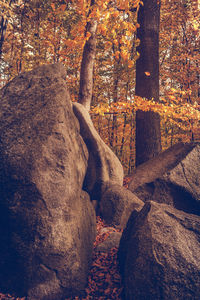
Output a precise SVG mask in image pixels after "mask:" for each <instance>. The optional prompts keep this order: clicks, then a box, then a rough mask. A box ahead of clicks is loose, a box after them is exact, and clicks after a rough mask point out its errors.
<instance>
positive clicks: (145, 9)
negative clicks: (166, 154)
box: [135, 0, 161, 166]
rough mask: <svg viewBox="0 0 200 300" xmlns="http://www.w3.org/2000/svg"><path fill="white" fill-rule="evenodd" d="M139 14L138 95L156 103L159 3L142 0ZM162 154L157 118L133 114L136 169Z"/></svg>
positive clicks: (151, 112)
mask: <svg viewBox="0 0 200 300" xmlns="http://www.w3.org/2000/svg"><path fill="white" fill-rule="evenodd" d="M143 3H144V5H142V6H141V7H140V9H139V12H138V23H139V24H140V28H139V29H138V31H137V37H138V38H139V39H140V45H139V46H138V48H137V50H138V52H139V53H140V57H139V59H138V60H137V62H136V89H135V93H136V95H137V96H141V97H145V98H147V99H152V98H153V99H154V101H159V23H160V1H159V0H144V1H143ZM160 151H161V133H160V116H159V114H158V113H156V112H153V111H142V110H138V111H137V112H136V166H138V165H140V164H142V163H144V162H145V161H147V160H149V159H150V158H152V157H154V156H156V155H157V154H158V153H159V152H160Z"/></svg>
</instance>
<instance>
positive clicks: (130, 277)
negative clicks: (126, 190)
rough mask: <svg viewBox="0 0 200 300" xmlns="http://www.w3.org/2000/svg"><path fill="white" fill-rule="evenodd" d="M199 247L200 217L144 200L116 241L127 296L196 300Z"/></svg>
mask: <svg viewBox="0 0 200 300" xmlns="http://www.w3.org/2000/svg"><path fill="white" fill-rule="evenodd" d="M199 249H200V218H199V216H195V215H192V214H187V213H184V212H182V211H180V210H176V209H175V208H173V207H171V206H169V205H166V204H160V203H156V202H153V201H148V202H146V203H145V205H144V207H143V209H142V210H141V211H140V212H138V213H136V212H134V213H133V214H132V215H131V217H130V219H129V221H128V224H127V227H126V229H125V230H124V231H123V234H122V238H121V240H120V247H119V252H118V258H119V262H120V270H121V274H122V279H123V284H124V290H125V299H127V300H132V299H135V300H140V299H148V300H155V299H157V300H168V299H179V300H185V299H194V300H198V299H199V295H200V276H199V274H200V260H199Z"/></svg>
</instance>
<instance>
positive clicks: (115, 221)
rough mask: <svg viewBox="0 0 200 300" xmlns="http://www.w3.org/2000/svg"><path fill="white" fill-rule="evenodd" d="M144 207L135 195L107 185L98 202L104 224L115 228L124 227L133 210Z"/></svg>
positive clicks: (119, 187) (115, 185)
mask: <svg viewBox="0 0 200 300" xmlns="http://www.w3.org/2000/svg"><path fill="white" fill-rule="evenodd" d="M143 206H144V202H142V201H141V200H140V199H139V198H138V197H137V196H136V195H134V194H133V193H132V192H131V191H129V190H128V189H126V188H125V187H123V186H119V185H117V184H111V185H108V186H107V188H106V189H105V192H104V193H103V195H102V198H101V202H100V214H101V216H102V218H103V220H104V221H105V223H106V224H108V225H112V226H115V227H117V228H124V227H126V223H127V221H128V219H129V217H130V215H131V213H132V211H133V210H137V211H139V210H141V209H142V207H143Z"/></svg>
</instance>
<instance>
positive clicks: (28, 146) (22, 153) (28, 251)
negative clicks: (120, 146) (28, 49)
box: [0, 64, 96, 300]
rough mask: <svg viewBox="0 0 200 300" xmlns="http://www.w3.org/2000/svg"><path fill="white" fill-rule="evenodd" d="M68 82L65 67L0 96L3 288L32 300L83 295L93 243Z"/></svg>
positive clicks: (51, 68)
mask: <svg viewBox="0 0 200 300" xmlns="http://www.w3.org/2000/svg"><path fill="white" fill-rule="evenodd" d="M65 78H66V71H65V69H64V67H63V66H62V65H61V64H55V65H47V66H41V67H38V68H37V69H35V70H33V71H31V72H27V73H22V74H21V75H19V76H18V77H16V78H15V79H14V80H12V81H11V82H10V83H9V84H7V85H6V86H5V87H4V88H3V89H2V90H1V91H0V98H1V101H0V245H1V247H0V286H1V288H4V289H6V288H8V289H9V291H12V290H13V291H14V292H15V293H16V294H18V295H27V299H30V300H33V299H37V300H61V299H65V298H66V297H70V296H73V295H75V294H78V293H80V291H82V290H83V289H84V286H85V284H86V282H87V273H88V268H89V264H90V261H91V254H92V248H93V241H94V238H95V228H96V227H95V226H96V220H95V212H94V209H93V206H92V205H91V202H90V199H89V196H88V194H87V193H86V192H84V191H82V185H83V181H84V177H85V173H86V169H87V160H88V152H87V148H86V146H85V144H84V142H83V140H82V137H81V136H80V133H79V124H78V121H77V119H76V118H75V116H74V114H73V111H72V104H71V101H70V97H69V94H68V91H67V88H66V82H65ZM11 288H12V290H11Z"/></svg>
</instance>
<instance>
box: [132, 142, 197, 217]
mask: <svg viewBox="0 0 200 300" xmlns="http://www.w3.org/2000/svg"><path fill="white" fill-rule="evenodd" d="M129 189H130V190H131V191H132V192H134V193H135V194H136V195H137V196H138V197H139V198H140V199H141V200H143V201H144V202H145V201H148V200H153V201H156V202H159V203H166V204H169V205H172V206H173V207H175V208H177V209H180V210H183V211H185V212H187V213H193V214H197V215H200V145H199V144H198V143H197V144H195V143H191V144H182V143H180V144H177V145H174V146H173V147H171V148H169V149H167V150H166V151H164V152H162V153H161V154H160V155H158V156H157V157H155V158H153V159H151V160H149V161H148V162H146V163H144V164H143V165H141V166H139V167H138V168H137V169H136V171H135V172H134V173H133V176H132V181H131V182H130V184H129Z"/></svg>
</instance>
